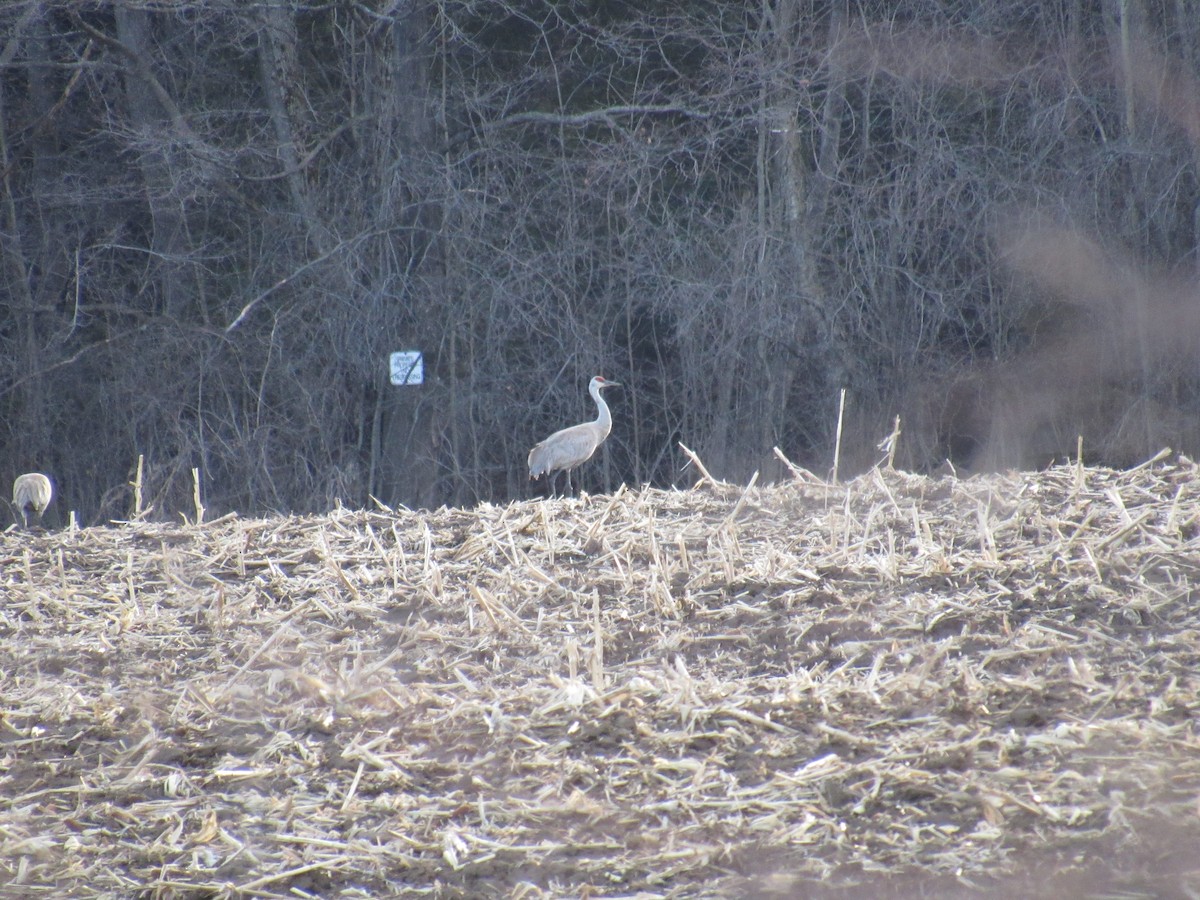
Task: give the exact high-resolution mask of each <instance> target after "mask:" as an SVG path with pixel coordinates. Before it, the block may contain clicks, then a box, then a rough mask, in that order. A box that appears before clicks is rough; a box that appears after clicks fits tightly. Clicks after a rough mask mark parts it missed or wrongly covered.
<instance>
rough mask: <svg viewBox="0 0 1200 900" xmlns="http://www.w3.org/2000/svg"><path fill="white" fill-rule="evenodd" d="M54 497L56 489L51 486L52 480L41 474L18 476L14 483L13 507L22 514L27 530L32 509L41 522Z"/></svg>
mask: <svg viewBox="0 0 1200 900" xmlns="http://www.w3.org/2000/svg"><path fill="white" fill-rule="evenodd" d="M53 497H54V489H53V488H52V487H51V486H50V479H49V478H47V477H46V476H45V475H43V474H42V473H41V472H29V473H27V474H25V475H18V476H17V480H16V481H14V482H13V506H15V507H16V508H17V510H18V511H19V512H20V513H21V519H22V520H23V521H24V522H25V527H26V528H28V527H29V511H30V510H31V509H32V510H33V512H34V514H35V515H36V516H37V519H38V521H39V522H40V521H41V519H42V513H44V512H45V511H46V507H47V506H49V505H50V500H51V499H52V498H53Z"/></svg>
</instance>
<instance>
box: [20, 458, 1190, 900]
mask: <svg viewBox="0 0 1200 900" xmlns="http://www.w3.org/2000/svg"><path fill="white" fill-rule="evenodd" d="M1198 474H1200V473H1198V472H1197V467H1196V466H1195V465H1194V464H1193V463H1192V462H1191V461H1190V460H1187V459H1183V458H1168V457H1166V456H1163V457H1161V458H1159V459H1157V460H1155V461H1153V462H1151V463H1147V464H1146V465H1144V466H1142V467H1139V468H1137V469H1135V470H1132V471H1128V472H1118V471H1111V470H1105V469H1096V468H1083V467H1077V466H1066V467H1060V468H1055V469H1052V470H1049V471H1046V472H1040V473H1022V474H1011V473H1010V474H1004V475H994V476H988V477H972V478H967V479H959V478H956V477H953V476H946V477H939V478H927V477H919V476H914V475H907V474H903V473H899V472H894V471H888V470H876V471H872V472H869V473H868V474H866V475H864V476H862V477H860V478H858V479H856V480H855V481H853V482H852V483H849V484H846V485H830V484H824V483H821V482H819V481H818V480H816V479H813V478H811V477H807V476H806V475H805V473H803V472H800V471H798V472H797V477H796V479H795V481H793V482H792V483H789V484H784V485H778V486H771V487H763V488H756V487H751V488H741V487H734V486H730V485H726V484H721V483H716V482H712V481H711V480H706V481H705V482H704V483H702V484H700V485H698V486H697V487H696V488H695V489H693V490H689V491H661V490H650V489H645V490H634V489H622V490H621V491H619V492H618V493H616V494H615V495H613V496H597V497H584V498H579V499H567V500H536V501H530V502H519V503H513V504H512V505H509V506H489V505H484V506H480V507H479V508H477V509H472V510H463V509H449V510H446V509H444V510H439V511H437V512H410V511H407V510H396V511H389V510H379V511H372V512H365V511H348V510H337V511H335V512H333V513H331V514H329V515H327V516H324V517H319V518H275V519H256V520H249V519H242V518H238V517H236V516H227V517H225V518H223V519H220V520H218V521H214V522H211V523H207V524H203V525H199V526H197V525H183V526H171V525H164V524H148V523H129V524H117V525H114V526H112V527H108V528H90V529H81V530H75V531H65V532H60V533H48V534H33V535H30V534H26V533H17V532H13V531H10V532H8V533H6V534H4V535H3V536H0V556H2V558H3V560H4V570H3V592H4V599H3V604H2V608H0V685H2V687H3V709H2V716H3V718H2V720H0V724H2V726H3V727H2V729H0V754H2V757H3V765H2V767H0V772H2V774H0V798H2V799H0V885H6V887H0V891H6V892H7V894H8V895H12V896H18V895H19V896H22V897H37V896H55V897H58V896H68V895H69V896H73V897H209V896H236V897H289V898H294V897H310V896H317V897H378V896H388V895H403V896H421V895H431V896H435V897H478V896H508V897H521V898H537V897H593V898H598V897H644V898H651V897H793V896H817V897H823V896H831V897H841V896H847V897H858V896H872V897H889V896H895V897H915V896H922V895H929V894H936V895H938V896H975V895H978V894H983V895H988V894H994V895H997V896H999V895H1021V896H1050V895H1054V894H1065V895H1068V896H1071V895H1074V896H1078V895H1087V894H1099V893H1108V894H1112V895H1119V896H1122V897H1126V896H1184V895H1187V896H1195V895H1196V894H1197V893H1198V892H1200V859H1198V858H1197V856H1196V854H1195V853H1194V852H1192V848H1194V847H1196V846H1200V807H1198V804H1200V737H1198V735H1197V714H1198V713H1200V693H1198V687H1200V611H1198V610H1197V608H1196V606H1197V604H1196V598H1195V597H1194V596H1193V592H1194V588H1193V585H1192V581H1193V579H1196V578H1197V577H1198V576H1200V542H1198V539H1197V535H1200V478H1198Z"/></svg>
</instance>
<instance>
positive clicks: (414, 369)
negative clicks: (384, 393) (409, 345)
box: [392, 350, 425, 384]
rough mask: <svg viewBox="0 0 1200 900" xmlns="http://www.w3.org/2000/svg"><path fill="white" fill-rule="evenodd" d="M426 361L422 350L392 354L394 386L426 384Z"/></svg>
mask: <svg viewBox="0 0 1200 900" xmlns="http://www.w3.org/2000/svg"><path fill="white" fill-rule="evenodd" d="M424 383H425V360H424V358H423V357H422V356H421V351H420V350H401V351H399V352H397V353H393V354H392V384H424Z"/></svg>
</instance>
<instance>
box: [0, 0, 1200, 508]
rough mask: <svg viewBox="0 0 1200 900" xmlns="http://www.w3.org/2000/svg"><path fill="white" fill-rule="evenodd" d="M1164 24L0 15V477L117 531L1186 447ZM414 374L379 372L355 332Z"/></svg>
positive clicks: (773, 7) (1137, 19) (1189, 65)
mask: <svg viewBox="0 0 1200 900" xmlns="http://www.w3.org/2000/svg"><path fill="white" fill-rule="evenodd" d="M1198 67H1200V16H1197V15H1196V14H1195V11H1194V10H1193V9H1192V4H1191V2H1190V0H1058V2H1047V3H1038V4H1030V3H1027V2H1025V0H1011V2H1004V0H1000V2H996V0H924V2H922V0H913V2H907V3H893V2H870V0H835V2H832V3H830V2H815V0H754V2H747V3H735V2H690V3H682V4H681V3H677V2H674V0H671V2H667V0H662V2H655V0H650V2H646V0H637V2H636V3H626V2H615V0H610V2H603V0H600V2H583V0H577V2H534V0H527V2H499V0H398V2H389V0H362V2H353V0H322V2H282V0H280V2H270V0H268V2H261V3H252V2H245V0H236V2H235V0H223V2H222V0H209V2H206V3H204V4H198V3H182V2H179V3H176V2H168V0H162V2H148V0H122V2H112V3H88V2H79V0H46V2H34V0H16V2H13V0H9V2H7V3H4V4H3V5H2V6H0V75H2V78H3V82H2V90H0V176H2V178H3V185H2V199H0V241H2V244H0V305H2V310H0V344H2V347H3V352H2V353H0V410H2V416H0V421H2V426H0V460H2V461H3V465H2V466H0V475H4V473H7V474H6V475H4V477H5V478H11V477H12V476H14V475H16V474H17V473H18V472H21V471H25V470H29V469H40V470H43V471H46V472H48V473H49V474H51V475H52V476H53V477H54V478H55V480H56V481H57V483H58V486H59V489H60V500H59V501H58V505H57V510H58V513H59V514H60V515H63V516H65V511H66V510H67V509H76V510H78V511H79V512H80V515H81V517H82V519H83V520H84V521H103V520H105V519H107V518H112V517H122V516H124V515H127V514H128V513H129V509H130V493H129V488H128V482H129V480H130V478H131V476H132V471H133V467H134V466H135V464H136V460H137V457H138V455H139V454H144V456H145V460H146V472H145V479H146V485H145V492H146V502H147V503H153V504H154V505H155V509H156V513H155V514H156V515H158V514H161V515H164V516H167V515H169V516H174V515H176V514H177V513H178V512H180V511H185V512H190V511H191V509H192V476H191V470H192V469H193V468H198V469H199V470H200V474H201V479H202V485H203V491H204V500H205V504H206V506H207V507H208V508H209V510H210V511H211V512H213V513H220V512H224V511H227V510H234V509H236V510H240V511H242V512H246V513H250V512H260V511H266V510H297V511H301V510H314V511H320V510H325V509H328V508H329V507H330V506H331V505H332V504H333V503H334V502H335V500H337V499H341V500H342V501H343V502H344V503H346V504H348V505H365V504H368V503H369V499H368V498H369V495H374V496H376V497H378V498H379V499H381V500H383V501H385V502H388V503H403V504H407V505H410V506H418V505H424V506H431V505H438V504H442V503H450V504H469V503H472V502H476V501H479V500H484V499H488V500H504V499H507V498H510V497H516V496H522V495H526V494H527V492H528V490H529V488H528V486H527V482H526V480H525V478H526V475H525V468H524V463H525V455H526V452H527V451H528V448H529V446H530V445H531V444H532V443H533V442H534V441H536V440H537V439H539V438H540V437H542V436H544V435H545V433H547V432H548V431H550V430H552V429H553V428H556V427H560V426H562V425H565V424H569V423H572V422H576V421H581V420H583V419H584V418H590V417H591V416H592V415H593V414H594V413H593V408H592V407H591V403H590V401H589V400H588V399H587V397H586V394H585V393H584V390H585V386H586V381H587V379H588V378H589V377H590V376H592V375H594V374H597V373H602V374H604V375H606V376H607V377H610V378H613V379H616V380H619V381H621V382H622V383H623V384H624V385H625V388H624V389H622V390H617V391H613V392H610V400H611V401H612V403H613V407H614V413H615V418H616V426H615V428H614V431H613V435H612V438H611V439H610V442H609V444H608V445H607V449H606V452H604V453H603V454H602V455H601V456H600V457H598V459H597V461H596V462H594V463H593V464H592V465H591V466H590V467H589V469H588V470H587V471H586V472H584V473H583V481H584V484H585V486H586V487H588V488H589V489H591V490H601V489H605V488H611V487H613V486H615V485H616V484H618V483H620V482H621V481H626V482H630V483H634V484H639V483H643V482H652V483H654V484H659V485H666V484H672V483H675V482H676V481H680V482H681V483H685V482H690V481H691V480H692V477H693V475H692V474H691V473H685V474H683V475H681V474H680V466H681V463H682V460H681V457H680V452H679V450H678V448H677V446H676V442H677V441H679V440H683V441H684V442H685V443H687V444H688V445H689V446H691V447H692V448H693V449H695V450H696V451H697V452H698V453H699V455H700V456H701V458H702V459H703V460H704V461H705V462H706V464H707V465H708V467H709V469H710V470H711V471H712V472H713V473H714V474H715V475H718V476H720V477H724V478H727V479H730V480H734V481H744V480H746V479H748V478H749V476H750V475H751V473H753V472H754V471H755V470H761V471H762V473H763V474H762V477H763V478H764V479H770V478H772V477H775V476H776V475H777V474H778V469H777V466H778V463H777V462H776V461H775V459H774V457H773V455H772V452H771V450H772V447H773V446H776V445H778V446H779V447H781V448H782V449H783V450H784V452H785V453H786V454H788V455H789V456H790V457H791V458H792V459H794V460H795V461H797V462H799V463H802V464H804V465H807V466H810V467H811V468H813V469H815V470H817V471H819V472H822V473H824V472H825V471H826V470H827V469H828V466H829V464H830V461H831V459H832V448H833V440H834V430H835V427H836V409H837V397H838V391H839V389H840V388H843V387H845V388H847V390H848V397H849V402H848V407H847V417H846V422H845V434H844V436H843V444H844V450H843V454H844V455H843V471H844V472H846V471H852V470H853V469H854V468H856V467H862V466H865V465H870V464H871V463H873V462H875V461H876V459H877V458H878V457H879V455H880V454H879V451H878V450H877V449H876V444H877V442H878V441H879V440H880V439H881V438H883V437H884V436H885V435H887V433H888V432H889V431H890V430H891V423H892V420H893V417H894V416H896V415H900V416H901V417H902V425H903V429H904V434H903V437H902V438H901V441H900V445H899V446H900V452H899V454H898V456H897V463H898V464H901V465H904V466H907V467H910V468H917V469H920V468H923V467H930V466H934V465H937V464H938V463H940V462H941V461H942V460H944V459H945V458H947V457H949V458H950V459H951V460H952V461H953V462H954V463H955V464H956V465H958V466H962V467H975V468H984V467H994V466H1018V465H1019V466H1034V465H1043V464H1045V463H1047V462H1049V461H1050V460H1052V459H1054V458H1056V457H1057V458H1062V457H1063V456H1064V455H1066V454H1068V453H1070V454H1074V451H1075V447H1076V437H1077V435H1082V436H1083V438H1084V448H1085V456H1086V457H1087V458H1088V460H1089V461H1091V462H1104V463H1108V464H1113V465H1123V464H1128V463H1131V462H1137V461H1140V460H1141V459H1144V458H1145V457H1146V456H1148V455H1150V454H1152V453H1153V452H1155V451H1156V450H1158V449H1159V448H1160V447H1162V446H1164V445H1170V446H1172V447H1174V448H1175V449H1178V450H1184V451H1188V452H1192V453H1195V452H1197V451H1198V450H1200V428H1198V423H1200V419H1198V417H1197V413H1198V411H1200V410H1198V409H1197V407H1198V405H1200V402H1198V400H1197V397H1198V396H1200V394H1198V391H1197V387H1198V382H1200V340H1198V337H1200V298H1198V295H1197V283H1196V266H1197V260H1196V248H1197V238H1198V231H1200V206H1198V200H1200V195H1198V192H1197V179H1196V163H1197V159H1198V156H1200V84H1198V83H1197V77H1196V73H1197V71H1198ZM406 349H420V350H423V351H424V352H425V354H426V360H427V362H426V377H427V383H426V384H425V385H424V386H423V387H420V388H397V387H392V386H391V385H390V384H389V383H388V381H387V357H388V354H389V353H390V352H391V351H393V350H406Z"/></svg>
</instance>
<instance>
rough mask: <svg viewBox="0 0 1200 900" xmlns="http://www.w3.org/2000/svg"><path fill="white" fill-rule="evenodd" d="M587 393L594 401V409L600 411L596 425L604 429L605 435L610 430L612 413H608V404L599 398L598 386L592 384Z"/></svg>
mask: <svg viewBox="0 0 1200 900" xmlns="http://www.w3.org/2000/svg"><path fill="white" fill-rule="evenodd" d="M588 393H589V394H591V395H592V399H593V400H595V401H596V408H597V409H598V410H599V411H600V414H599V415H598V416H596V424H597V425H599V426H600V427H601V428H602V429H604V433H605V434H608V433H609V431H611V430H612V413H610V412H609V411H608V404H607V403H605V402H604V398H603V397H601V396H600V385H598V384H596V383H595V382H592V385H591V387H590V388H589V389H588Z"/></svg>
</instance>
